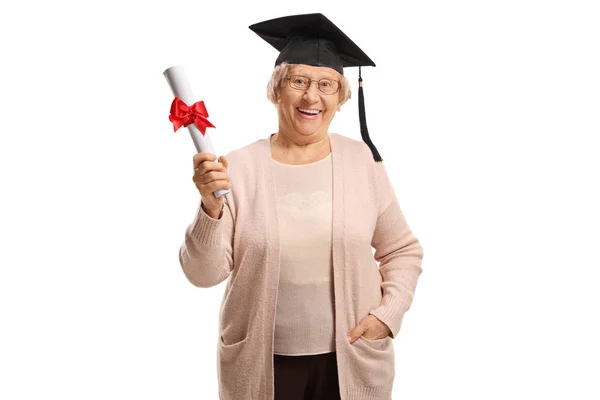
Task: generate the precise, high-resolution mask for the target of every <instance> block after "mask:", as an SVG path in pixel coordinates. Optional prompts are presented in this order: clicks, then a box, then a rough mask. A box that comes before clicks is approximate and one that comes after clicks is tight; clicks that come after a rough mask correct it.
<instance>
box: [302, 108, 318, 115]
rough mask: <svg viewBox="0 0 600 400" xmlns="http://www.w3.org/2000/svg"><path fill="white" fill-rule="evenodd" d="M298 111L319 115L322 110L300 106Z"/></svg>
mask: <svg viewBox="0 0 600 400" xmlns="http://www.w3.org/2000/svg"><path fill="white" fill-rule="evenodd" d="M298 111H300V112H303V113H306V114H312V115H317V114H318V113H320V112H321V111H319V110H308V109H306V108H298Z"/></svg>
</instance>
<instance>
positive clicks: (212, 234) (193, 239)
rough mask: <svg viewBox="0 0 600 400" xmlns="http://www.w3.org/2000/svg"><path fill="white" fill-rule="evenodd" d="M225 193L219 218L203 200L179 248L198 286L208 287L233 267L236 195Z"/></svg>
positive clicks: (187, 273) (183, 263)
mask: <svg viewBox="0 0 600 400" xmlns="http://www.w3.org/2000/svg"><path fill="white" fill-rule="evenodd" d="M225 196H226V197H225V202H224V206H223V210H222V211H221V215H220V217H219V219H214V218H211V217H210V216H209V215H207V214H206V213H205V212H204V210H203V209H202V201H200V204H199V205H198V210H197V212H196V216H195V217H194V220H193V221H192V223H191V224H190V225H189V226H188V227H187V229H186V231H185V239H184V242H183V244H182V245H181V247H180V249H179V263H180V264H181V267H182V269H183V272H184V274H185V276H186V278H187V279H188V280H189V281H190V282H191V283H192V284H193V285H195V286H198V287H204V288H208V287H211V286H215V285H217V284H219V283H221V282H223V281H224V280H225V279H227V277H228V276H229V274H230V273H231V270H232V269H233V231H234V215H233V214H234V213H233V207H232V202H233V198H232V196H231V194H230V193H229V194H226V195H225Z"/></svg>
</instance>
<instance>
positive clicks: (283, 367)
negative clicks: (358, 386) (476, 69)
mask: <svg viewBox="0 0 600 400" xmlns="http://www.w3.org/2000/svg"><path fill="white" fill-rule="evenodd" d="M273 361H274V369H275V400H339V399H340V387H339V383H338V371H337V361H336V358H335V352H333V353H325V354H316V355H309V356H282V355H279V354H274V355H273Z"/></svg>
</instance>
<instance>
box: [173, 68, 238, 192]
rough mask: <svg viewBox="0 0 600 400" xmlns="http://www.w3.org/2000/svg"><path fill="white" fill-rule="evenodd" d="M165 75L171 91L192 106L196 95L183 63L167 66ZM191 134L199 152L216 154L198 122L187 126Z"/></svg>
mask: <svg viewBox="0 0 600 400" xmlns="http://www.w3.org/2000/svg"><path fill="white" fill-rule="evenodd" d="M163 75H164V76H165V78H166V79H167V83H168V84H169V86H170V87H171V91H172V92H173V95H175V96H176V97H179V98H180V99H181V100H183V102H184V103H185V104H187V105H188V106H191V105H192V104H194V103H195V102H196V99H195V98H194V95H193V93H192V89H191V88H190V84H189V83H188V80H187V77H186V76H185V72H184V71H183V67H182V66H181V65H176V66H173V67H170V68H167V69H166V70H165V72H163ZM187 128H188V131H189V132H190V135H191V136H192V141H193V142H194V146H196V151H197V152H198V153H204V152H208V153H212V154H216V152H215V148H214V146H213V144H212V142H211V140H210V137H209V136H208V132H206V133H205V134H204V135H202V132H200V130H198V127H196V124H190V125H188V126H187ZM227 193H229V189H219V190H217V191H216V192H214V195H215V197H217V198H219V197H221V196H223V195H225V194H227Z"/></svg>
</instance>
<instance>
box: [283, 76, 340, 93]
mask: <svg viewBox="0 0 600 400" xmlns="http://www.w3.org/2000/svg"><path fill="white" fill-rule="evenodd" d="M294 76H298V77H301V78H305V79H307V80H308V86H307V87H306V88H305V89H301V88H296V87H293V86H292V77H294ZM285 80H286V81H288V84H289V85H290V87H291V88H292V89H294V90H308V89H309V88H310V85H312V83H313V82H317V90H319V92H321V93H323V94H326V95H331V94H336V93H339V91H340V89H341V88H342V82H340V81H338V80H337V79H331V78H321V79H316V80H315V79H310V78H309V77H308V76H304V75H290V76H286V77H285ZM324 80H327V81H331V82H337V84H338V87H337V90H336V91H335V92H333V93H325V92H324V91H323V90H321V86H320V85H319V82H321V81H324Z"/></svg>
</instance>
